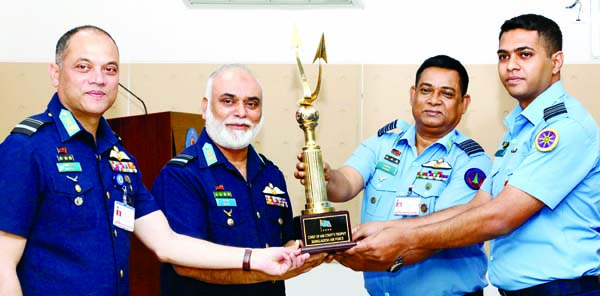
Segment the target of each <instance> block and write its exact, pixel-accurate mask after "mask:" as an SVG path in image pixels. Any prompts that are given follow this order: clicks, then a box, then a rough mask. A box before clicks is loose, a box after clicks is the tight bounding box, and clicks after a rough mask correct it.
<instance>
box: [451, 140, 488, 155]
mask: <svg viewBox="0 0 600 296" xmlns="http://www.w3.org/2000/svg"><path fill="white" fill-rule="evenodd" d="M456 145H457V146H458V147H459V148H460V149H462V150H463V151H464V152H465V153H467V155H469V156H471V155H473V154H475V153H479V152H485V151H484V150H483V147H481V145H479V143H477V142H475V141H473V140H472V139H468V140H465V141H462V142H460V143H456Z"/></svg>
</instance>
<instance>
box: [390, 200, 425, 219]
mask: <svg viewBox="0 0 600 296" xmlns="http://www.w3.org/2000/svg"><path fill="white" fill-rule="evenodd" d="M420 204H421V198H420V197H408V196H398V197H396V202H395V203H394V215H408V216H417V215H419V206H420Z"/></svg>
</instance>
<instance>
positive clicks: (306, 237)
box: [294, 211, 356, 254]
mask: <svg viewBox="0 0 600 296" xmlns="http://www.w3.org/2000/svg"><path fill="white" fill-rule="evenodd" d="M294 229H295V233H296V237H297V238H301V239H302V244H303V246H304V247H302V250H301V252H302V253H310V254H315V253H323V252H327V253H331V252H336V251H343V250H347V249H350V248H352V247H353V246H355V245H356V243H355V242H353V241H352V229H351V228H350V214H349V213H348V211H335V212H327V213H321V214H310V215H300V216H297V217H294Z"/></svg>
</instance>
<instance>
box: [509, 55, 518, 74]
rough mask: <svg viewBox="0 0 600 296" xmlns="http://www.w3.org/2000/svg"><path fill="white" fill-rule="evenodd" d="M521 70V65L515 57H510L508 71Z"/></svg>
mask: <svg viewBox="0 0 600 296" xmlns="http://www.w3.org/2000/svg"><path fill="white" fill-rule="evenodd" d="M518 68H519V63H518V61H517V59H516V58H515V57H512V56H511V57H510V59H509V60H508V61H507V63H506V69H507V70H509V71H512V70H516V69H518Z"/></svg>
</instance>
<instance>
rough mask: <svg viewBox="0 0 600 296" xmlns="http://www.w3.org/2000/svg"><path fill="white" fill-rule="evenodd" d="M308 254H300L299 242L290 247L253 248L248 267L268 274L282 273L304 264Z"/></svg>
mask: <svg viewBox="0 0 600 296" xmlns="http://www.w3.org/2000/svg"><path fill="white" fill-rule="evenodd" d="M309 257H310V255H309V254H300V247H299V244H298V243H296V245H295V246H291V247H276V248H266V249H253V250H252V256H251V257H250V260H251V261H250V262H251V264H250V268H252V269H254V270H259V271H262V272H264V273H266V274H269V275H283V274H285V273H286V272H288V271H289V270H293V269H295V268H297V267H299V266H302V265H303V264H304V261H306V260H307V259H308V258H309Z"/></svg>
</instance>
